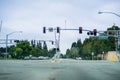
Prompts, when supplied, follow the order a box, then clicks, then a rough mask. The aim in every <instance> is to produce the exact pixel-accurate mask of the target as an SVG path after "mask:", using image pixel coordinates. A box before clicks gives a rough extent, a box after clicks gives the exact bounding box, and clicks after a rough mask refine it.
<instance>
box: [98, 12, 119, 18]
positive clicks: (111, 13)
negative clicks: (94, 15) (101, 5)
mask: <svg viewBox="0 0 120 80" xmlns="http://www.w3.org/2000/svg"><path fill="white" fill-rule="evenodd" d="M102 13H108V14H114V15H116V16H118V17H120V15H118V14H116V13H114V12H101V11H99V12H98V14H102Z"/></svg>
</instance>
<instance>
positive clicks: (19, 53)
mask: <svg viewBox="0 0 120 80" xmlns="http://www.w3.org/2000/svg"><path fill="white" fill-rule="evenodd" d="M22 52H23V50H22V49H21V48H16V49H15V56H16V57H17V58H18V59H21V58H22Z"/></svg>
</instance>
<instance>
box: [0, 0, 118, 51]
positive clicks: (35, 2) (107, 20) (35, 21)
mask: <svg viewBox="0 0 120 80" xmlns="http://www.w3.org/2000/svg"><path fill="white" fill-rule="evenodd" d="M98 11H105V12H106V11H107V12H115V13H117V14H120V0H0V20H2V21H3V24H2V30H1V33H0V39H2V38H5V35H6V34H8V33H11V32H13V31H23V33H22V34H19V33H15V34H12V35H10V36H9V38H14V39H29V40H30V39H37V40H54V33H50V32H47V33H46V34H43V33H42V28H43V26H46V27H47V28H49V27H54V28H55V27H57V26H59V27H60V28H74V29H78V27H80V26H81V27H83V29H89V30H93V29H97V30H98V31H101V30H106V29H107V28H108V27H111V26H112V25H113V24H114V23H115V24H116V25H117V26H120V17H117V16H115V15H113V14H107V13H106V14H105V13H104V14H98ZM65 21H66V27H65ZM87 37H89V36H88V35H87V34H86V32H83V34H79V32H78V31H61V42H60V47H61V52H62V53H65V49H67V48H70V47H71V43H72V42H75V41H77V40H78V39H81V40H82V41H83V40H84V39H85V38H87ZM48 45H49V46H48V47H50V48H51V46H50V43H48ZM52 47H54V46H52Z"/></svg>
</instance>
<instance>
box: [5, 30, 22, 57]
mask: <svg viewBox="0 0 120 80" xmlns="http://www.w3.org/2000/svg"><path fill="white" fill-rule="evenodd" d="M14 33H22V31H14V32H11V33H9V34H6V58H7V54H8V36H9V35H12V34H14Z"/></svg>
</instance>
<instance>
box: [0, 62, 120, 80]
mask: <svg viewBox="0 0 120 80" xmlns="http://www.w3.org/2000/svg"><path fill="white" fill-rule="evenodd" d="M0 80H120V62H109V61H80V60H57V61H52V60H0Z"/></svg>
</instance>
